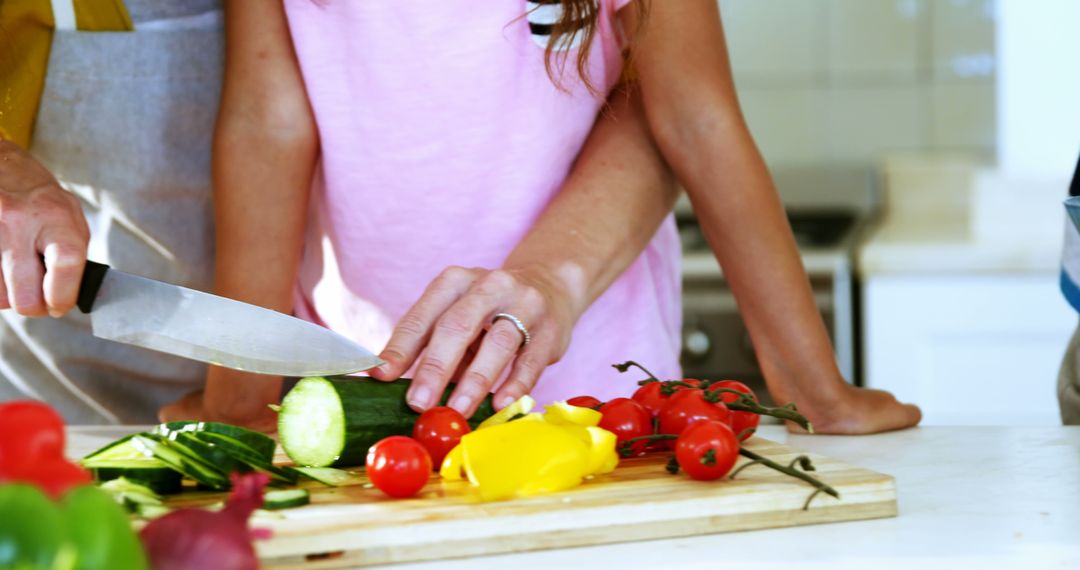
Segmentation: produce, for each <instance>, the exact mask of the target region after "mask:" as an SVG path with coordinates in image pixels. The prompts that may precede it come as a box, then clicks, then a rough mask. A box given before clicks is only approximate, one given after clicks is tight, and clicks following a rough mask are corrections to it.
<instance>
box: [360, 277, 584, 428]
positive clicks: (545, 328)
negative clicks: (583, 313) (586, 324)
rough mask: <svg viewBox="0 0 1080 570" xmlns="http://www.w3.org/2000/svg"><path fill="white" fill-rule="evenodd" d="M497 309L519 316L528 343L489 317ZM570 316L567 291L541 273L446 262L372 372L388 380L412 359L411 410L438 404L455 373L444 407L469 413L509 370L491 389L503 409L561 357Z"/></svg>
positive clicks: (510, 324)
mask: <svg viewBox="0 0 1080 570" xmlns="http://www.w3.org/2000/svg"><path fill="white" fill-rule="evenodd" d="M498 313H508V314H511V315H514V316H515V317H517V318H518V319H520V320H521V322H522V324H524V325H525V328H526V329H527V330H528V331H529V336H530V341H529V344H528V345H525V344H524V335H523V334H522V333H521V332H519V331H518V329H517V328H516V326H515V325H514V323H513V322H512V321H510V320H508V319H499V320H497V321H495V322H492V319H493V318H494V317H495V315H496V314H498ZM575 320H576V317H575V311H574V310H573V308H572V303H571V301H570V295H569V293H568V292H567V291H566V290H565V288H563V287H561V286H560V284H559V283H558V282H557V281H556V280H555V279H554V278H553V277H552V276H550V275H548V274H546V272H544V271H543V270H539V269H536V270H532V269H496V270H488V269H479V268H472V269H466V268H463V267H449V268H447V269H446V270H445V271H443V272H442V273H441V274H440V275H439V276H438V277H437V278H436V279H435V280H434V281H433V282H432V283H431V285H429V286H428V288H427V290H425V291H424V294H423V295H422V296H421V297H420V300H418V301H417V302H416V304H415V305H413V307H412V308H411V309H409V311H408V312H407V313H405V316H403V317H402V318H401V320H400V321H399V322H398V324H397V327H396V328H395V329H394V333H393V335H392V336H391V337H390V341H389V342H388V343H387V345H386V348H385V349H384V350H383V352H382V354H380V355H379V356H380V358H382V359H383V360H385V361H386V364H384V365H383V366H380V367H379V368H377V369H375V370H373V371H372V376H374V377H375V378H377V379H379V380H386V381H389V380H393V379H396V378H398V377H399V376H401V375H402V374H404V373H405V371H406V370H408V369H409V368H410V367H411V366H412V365H413V363H414V362H418V363H419V364H418V365H417V367H416V371H415V374H414V377H413V383H412V386H411V387H410V388H409V393H408V395H407V400H408V403H409V406H410V407H412V408H413V409H414V410H417V411H422V410H426V409H428V408H430V407H432V406H436V405H438V402H439V400H440V397H441V395H442V393H443V391H444V390H445V388H446V385H447V384H448V383H449V382H450V381H451V380H453V379H455V378H456V380H457V386H456V388H455V389H454V392H453V394H451V396H450V399H449V405H450V407H452V408H454V409H456V410H458V411H459V412H461V413H462V414H464V415H465V416H466V417H468V416H471V415H472V414H473V412H475V411H476V408H477V406H478V405H479V403H480V401H481V400H483V398H484V397H485V396H487V395H488V393H490V391H491V388H492V387H493V386H494V385H495V383H496V382H497V381H498V380H499V379H500V378H501V377H502V375H503V374H504V372H505V371H506V370H507V369H508V368H509V370H510V371H509V376H508V377H507V379H506V381H505V382H504V383H503V384H502V386H501V387H500V388H499V390H498V392H497V393H496V394H495V407H496V408H502V407H505V406H506V405H508V404H510V403H511V402H513V401H514V400H516V399H518V398H519V397H521V396H523V395H525V394H527V393H528V392H529V391H530V390H532V387H533V386H534V385H535V384H536V381H537V379H538V378H539V377H540V373H541V372H542V371H543V370H544V368H545V367H546V366H547V365H549V364H552V363H554V362H556V361H558V360H559V358H561V357H562V355H563V354H564V353H565V352H566V347H567V345H568V344H569V342H570V332H571V329H572V328H573V325H574V322H575ZM474 345H475V356H474V357H473V358H472V360H471V361H469V360H468V354H467V352H468V351H469V350H470V347H473V346H474ZM459 371H460V373H458V372H459Z"/></svg>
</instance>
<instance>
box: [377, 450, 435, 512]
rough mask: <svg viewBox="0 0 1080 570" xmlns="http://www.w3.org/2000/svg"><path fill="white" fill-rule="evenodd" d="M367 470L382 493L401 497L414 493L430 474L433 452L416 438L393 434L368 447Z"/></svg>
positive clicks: (422, 485)
mask: <svg viewBox="0 0 1080 570" xmlns="http://www.w3.org/2000/svg"><path fill="white" fill-rule="evenodd" d="M367 474H368V478H369V479H371V483H372V484H373V485H375V486H376V487H377V488H378V489H379V490H380V491H382V492H383V493H386V494H387V495H390V496H391V497H395V498H399V499H400V498H404V497H411V496H413V495H415V494H417V493H419V492H420V489H423V488H424V485H426V484H427V482H428V479H429V478H430V477H431V456H430V455H428V452H427V450H426V449H424V446H423V445H420V442H418V441H416V440H415V439H413V438H411V437H405V436H403V435H392V436H390V437H387V438H385V439H381V440H379V442H378V443H376V444H375V445H373V446H371V448H370V449H368V453H367Z"/></svg>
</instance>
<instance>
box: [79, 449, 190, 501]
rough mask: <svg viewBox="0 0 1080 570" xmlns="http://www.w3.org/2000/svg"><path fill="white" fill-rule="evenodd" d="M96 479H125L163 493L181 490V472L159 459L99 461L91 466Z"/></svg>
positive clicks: (169, 493)
mask: <svg viewBox="0 0 1080 570" xmlns="http://www.w3.org/2000/svg"><path fill="white" fill-rule="evenodd" d="M89 469H90V473H91V474H93V476H94V480H95V481H97V482H98V483H105V482H108V481H114V480H117V479H121V478H122V479H125V480H128V481H131V482H134V483H139V484H141V485H145V486H146V487H147V488H149V489H150V490H151V491H153V492H155V493H158V494H161V495H172V494H175V493H179V492H180V490H181V479H183V476H182V475H180V472H178V471H176V470H174V469H173V468H171V467H169V466H168V465H166V464H165V463H162V462H161V461H160V460H158V459H153V458H150V459H116V460H113V461H109V462H105V461H99V462H96V463H94V465H93V466H91V467H89Z"/></svg>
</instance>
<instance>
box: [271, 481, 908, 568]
mask: <svg viewBox="0 0 1080 570" xmlns="http://www.w3.org/2000/svg"><path fill="white" fill-rule="evenodd" d="M895 516H897V503H896V499H895V497H893V498H891V499H889V500H883V501H879V502H869V503H861V504H857V505H843V504H836V505H829V506H824V507H820V508H814V509H811V510H809V511H799V512H793V511H786V510H785V511H764V512H756V513H740V514H738V515H729V516H723V515H721V516H716V517H709V518H705V519H702V518H693V519H683V520H679V519H676V520H667V521H663V523H661V524H662V527H658V524H657V523H655V522H648V523H640V522H638V523H632V524H626V525H613V526H606V527H603V528H585V529H565V530H552V531H546V532H542V533H534V534H522V535H507V536H499V537H492V538H475V539H469V540H460V541H455V542H453V543H450V544H447V543H439V542H430V543H414V544H408V545H394V546H387V547H382V548H376V549H368V550H355V551H342V552H335V553H328V554H325V555H320V557H305V556H284V557H280V558H264V559H263V560H262V562H263V564H264V566H265V567H267V568H281V569H305V570H315V569H324V568H355V567H363V566H374V565H382V564H393V563H402V562H422V561H430V560H443V559H453V558H466V557H471V556H484V555H494V554H510V553H516V552H529V551H536V550H546V549H552V548H573V547H578V546H593V545H600V544H615V543H619V542H633V541H641V540H658V539H668V538H678V537H689V536H700V535H707V534H718V533H727V532H740V531H747V530H761V529H768V528H785V527H792V526H801V525H811V524H825V523H834V522H850V521H857V520H871V519H881V518H890V517H895Z"/></svg>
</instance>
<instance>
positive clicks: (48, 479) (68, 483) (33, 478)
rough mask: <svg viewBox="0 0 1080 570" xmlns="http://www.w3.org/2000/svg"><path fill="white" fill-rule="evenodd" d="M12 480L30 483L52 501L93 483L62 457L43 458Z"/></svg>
mask: <svg viewBox="0 0 1080 570" xmlns="http://www.w3.org/2000/svg"><path fill="white" fill-rule="evenodd" d="M0 479H2V477H0ZM12 480H13V481H19V482H23V483H30V484H32V485H34V486H36V487H38V488H39V489H41V490H42V491H44V492H45V494H46V495H49V496H50V497H52V498H53V499H59V498H61V497H63V496H64V494H65V493H67V491H68V489H71V488H72V487H78V486H80V485H89V484H91V483H92V482H93V481H94V479H93V477H91V476H90V473H89V472H88V471H87V470H86V469H83V468H82V467H80V466H79V465H76V464H74V463H72V462H70V461H68V460H67V459H64V458H63V457H52V458H48V459H44V458H43V459H41V460H39V461H38V462H37V463H35V464H34V465H33V466H32V467H27V468H25V469H24V470H23V472H22V473H21V474H19V475H17V476H15V477H13V479H12Z"/></svg>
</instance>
